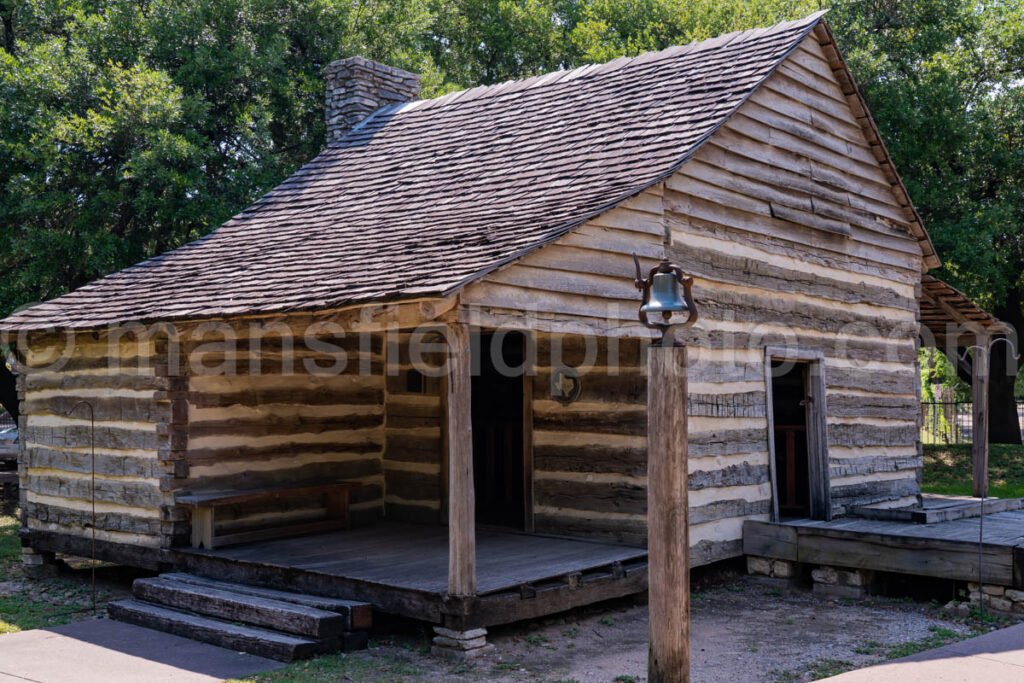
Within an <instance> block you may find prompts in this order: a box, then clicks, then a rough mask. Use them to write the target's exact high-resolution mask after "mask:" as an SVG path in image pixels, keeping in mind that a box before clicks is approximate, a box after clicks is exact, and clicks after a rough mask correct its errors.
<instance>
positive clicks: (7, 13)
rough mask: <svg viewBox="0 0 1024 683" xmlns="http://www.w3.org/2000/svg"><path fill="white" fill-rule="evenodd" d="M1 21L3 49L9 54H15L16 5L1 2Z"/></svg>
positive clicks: (0, 0) (1, 0)
mask: <svg viewBox="0 0 1024 683" xmlns="http://www.w3.org/2000/svg"><path fill="white" fill-rule="evenodd" d="M0 21H2V22H3V25H4V28H3V32H4V35H3V48H4V49H5V50H7V53H8V54H11V55H13V54H14V48H15V42H14V41H15V38H14V4H13V3H10V2H4V1H3V0H0Z"/></svg>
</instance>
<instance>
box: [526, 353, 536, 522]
mask: <svg viewBox="0 0 1024 683" xmlns="http://www.w3.org/2000/svg"><path fill="white" fill-rule="evenodd" d="M530 343H531V340H530V339H528V340H527V346H529V345H530ZM535 382H536V379H535V377H534V376H533V374H531V368H529V367H527V368H526V369H525V373H524V375H523V517H524V519H523V531H526V532H527V533H532V532H533V529H534V523H533V505H534V503H533V501H534V490H533V489H534V446H533V396H534V384H535Z"/></svg>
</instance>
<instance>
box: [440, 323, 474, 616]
mask: <svg viewBox="0 0 1024 683" xmlns="http://www.w3.org/2000/svg"><path fill="white" fill-rule="evenodd" d="M469 340H470V336H469V326H468V325H465V324H463V323H455V324H452V325H449V326H448V350H449V356H448V416H447V419H448V594H449V595H451V596H457V597H469V596H472V595H475V594H476V527H475V519H476V498H475V495H474V492H473V423H472V419H471V413H470V411H471V403H470V386H471V384H470V381H471V380H470V367H471V358H470V345H469Z"/></svg>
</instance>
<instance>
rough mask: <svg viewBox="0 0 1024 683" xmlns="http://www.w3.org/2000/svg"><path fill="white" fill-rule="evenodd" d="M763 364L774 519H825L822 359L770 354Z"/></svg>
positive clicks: (828, 505)
mask: <svg viewBox="0 0 1024 683" xmlns="http://www.w3.org/2000/svg"><path fill="white" fill-rule="evenodd" d="M765 367H766V370H768V372H767V373H766V375H767V376H766V380H767V383H768V399H769V400H768V429H769V451H770V458H771V463H770V465H771V471H772V494H773V498H774V504H773V517H774V518H776V519H784V518H812V519H829V518H830V517H831V503H830V495H829V481H828V449H827V445H826V443H825V438H826V436H825V435H826V425H825V389H824V382H823V378H822V374H821V372H822V369H821V359H820V358H814V357H811V358H806V357H802V358H800V360H793V359H792V357H791V356H789V357H784V359H780V358H778V357H773V356H772V355H771V353H769V355H768V358H767V362H766V364H765Z"/></svg>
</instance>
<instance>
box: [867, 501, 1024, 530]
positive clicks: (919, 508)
mask: <svg viewBox="0 0 1024 683" xmlns="http://www.w3.org/2000/svg"><path fill="white" fill-rule="evenodd" d="M922 498H923V505H915V506H908V507H902V508H884V507H879V506H874V505H861V506H857V507H854V508H853V510H852V514H853V515H854V516H856V517H862V518H864V519H872V520H881V521H889V522H913V523H915V524H937V523H939V522H951V521H954V520H957V519H970V518H972V517H981V515H982V511H983V510H984V514H986V515H991V514H995V513H998V512H1011V511H1015V510H1020V509H1022V508H1024V498H988V499H987V500H986V501H985V503H984V506H983V505H982V502H981V499H979V498H967V497H961V496H937V495H925V496H923V497H922Z"/></svg>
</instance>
